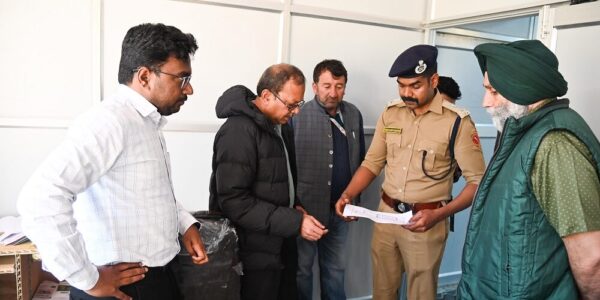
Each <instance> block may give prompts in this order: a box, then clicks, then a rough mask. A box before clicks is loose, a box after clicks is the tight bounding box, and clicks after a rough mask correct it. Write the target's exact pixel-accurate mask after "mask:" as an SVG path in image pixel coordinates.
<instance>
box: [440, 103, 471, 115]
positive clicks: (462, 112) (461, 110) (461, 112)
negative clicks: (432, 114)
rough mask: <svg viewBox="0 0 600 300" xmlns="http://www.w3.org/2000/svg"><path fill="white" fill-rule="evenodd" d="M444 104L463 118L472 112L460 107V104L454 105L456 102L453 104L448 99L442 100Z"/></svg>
mask: <svg viewBox="0 0 600 300" xmlns="http://www.w3.org/2000/svg"><path fill="white" fill-rule="evenodd" d="M442 106H443V107H445V108H447V109H449V110H451V111H453V112H455V113H456V114H457V115H459V116H460V118H461V119H464V118H465V117H466V116H468V115H469V114H470V113H469V111H468V110H466V109H464V108H461V107H458V106H456V105H454V104H452V103H450V102H448V101H446V100H444V101H443V102H442Z"/></svg>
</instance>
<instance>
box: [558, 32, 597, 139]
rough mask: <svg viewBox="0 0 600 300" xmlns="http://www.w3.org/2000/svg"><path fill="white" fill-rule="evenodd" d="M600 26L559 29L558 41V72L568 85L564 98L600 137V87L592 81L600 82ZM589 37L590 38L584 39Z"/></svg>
mask: <svg viewBox="0 0 600 300" xmlns="http://www.w3.org/2000/svg"><path fill="white" fill-rule="evenodd" d="M599 36H600V25H595V26H586V27H574V28H565V29H559V30H558V33H557V38H556V56H557V57H558V61H559V66H558V69H559V70H560V72H561V73H562V74H563V77H564V78H565V80H566V81H567V82H568V83H569V90H568V91H567V94H566V96H565V97H567V98H569V99H570V100H571V107H572V108H573V109H574V110H575V111H577V112H578V113H579V114H580V115H581V116H582V117H583V118H584V119H585V120H586V121H587V122H588V125H590V127H591V128H592V130H593V131H594V134H596V136H597V137H600V119H598V111H600V103H599V102H598V95H599V94H600V87H599V86H598V84H595V83H593V82H590V81H595V80H597V78H600V56H599V55H598V48H599V47H600V41H598V39H597V38H591V37H599ZM583 37H590V38H583Z"/></svg>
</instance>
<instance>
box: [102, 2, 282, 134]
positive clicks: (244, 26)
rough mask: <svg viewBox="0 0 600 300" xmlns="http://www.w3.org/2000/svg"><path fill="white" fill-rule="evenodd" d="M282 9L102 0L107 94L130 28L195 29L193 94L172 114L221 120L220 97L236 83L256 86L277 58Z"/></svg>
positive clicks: (205, 120)
mask: <svg viewBox="0 0 600 300" xmlns="http://www.w3.org/2000/svg"><path fill="white" fill-rule="evenodd" d="M279 18H280V17H279V14H277V13H272V12H265V11H258V10H248V9H240V8H231V7H224V6H215V5H206V4H199V3H189V2H180V1H157V0H155V1H149V2H148V1H139V0H136V1H119V0H106V1H104V53H105V55H104V57H105V59H104V93H105V95H106V94H110V93H111V92H112V91H114V89H115V88H116V86H117V85H118V82H117V72H118V66H119V59H120V53H121V42H122V40H123V37H124V36H125V33H126V32H127V29H129V28H130V27H132V26H135V25H137V24H140V23H144V22H151V23H156V22H162V23H165V24H168V25H173V26H176V27H178V28H179V29H181V30H182V31H184V32H189V33H192V34H193V35H194V36H195V37H196V39H197V42H198V46H199V49H198V51H196V55H195V58H194V60H193V61H192V71H193V77H192V81H191V83H192V86H193V87H194V95H192V96H190V97H189V100H188V101H187V102H186V104H185V105H184V106H183V107H182V109H181V111H180V112H179V113H177V114H175V115H173V116H171V117H169V119H171V120H176V121H177V122H185V123H204V124H215V123H220V121H218V119H217V117H216V116H215V109H214V107H215V104H216V101H217V98H218V97H219V96H220V95H221V94H222V93H223V91H225V90H226V89H227V88H229V87H230V86H232V85H235V84H244V85H246V86H248V87H249V88H250V89H252V90H255V88H256V83H257V82H258V78H259V77H260V75H261V74H262V71H263V70H264V69H265V68H266V67H268V66H269V65H271V64H274V63H277V53H278V44H279Z"/></svg>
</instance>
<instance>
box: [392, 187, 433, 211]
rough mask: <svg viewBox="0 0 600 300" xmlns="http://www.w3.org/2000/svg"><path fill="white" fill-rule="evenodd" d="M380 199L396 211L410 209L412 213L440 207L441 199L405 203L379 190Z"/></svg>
mask: <svg viewBox="0 0 600 300" xmlns="http://www.w3.org/2000/svg"><path fill="white" fill-rule="evenodd" d="M381 199H382V200H383V202H384V203H385V204H387V205H388V206H389V207H391V208H392V209H393V210H394V211H395V212H397V213H405V212H408V211H411V210H412V212H413V214H416V213H417V212H419V211H421V210H424V209H436V208H440V207H442V201H437V202H429V203H406V202H402V201H400V200H398V199H394V198H392V197H390V196H388V195H387V194H386V193H385V192H383V191H382V192H381Z"/></svg>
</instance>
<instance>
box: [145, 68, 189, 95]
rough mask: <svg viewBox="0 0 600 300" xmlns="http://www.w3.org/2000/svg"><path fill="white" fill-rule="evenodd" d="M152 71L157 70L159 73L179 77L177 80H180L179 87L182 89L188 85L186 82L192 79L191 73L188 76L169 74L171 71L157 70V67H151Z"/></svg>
mask: <svg viewBox="0 0 600 300" xmlns="http://www.w3.org/2000/svg"><path fill="white" fill-rule="evenodd" d="M153 71H154V72H157V73H161V74H167V75H170V76H173V77H177V78H179V80H181V89H182V90H183V89H184V88H185V87H186V86H187V85H188V83H190V80H192V75H188V76H179V75H175V74H171V73H167V72H163V71H161V70H158V69H153Z"/></svg>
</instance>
